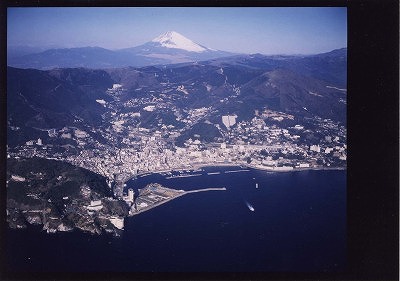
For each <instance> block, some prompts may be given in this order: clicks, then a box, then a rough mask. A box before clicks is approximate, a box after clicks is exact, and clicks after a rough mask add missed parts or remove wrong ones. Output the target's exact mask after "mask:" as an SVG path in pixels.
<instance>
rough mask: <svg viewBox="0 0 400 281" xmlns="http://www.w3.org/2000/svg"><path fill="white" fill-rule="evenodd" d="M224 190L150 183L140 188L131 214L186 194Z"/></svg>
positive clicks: (220, 188) (221, 189) (223, 188)
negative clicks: (174, 187)
mask: <svg viewBox="0 0 400 281" xmlns="http://www.w3.org/2000/svg"><path fill="white" fill-rule="evenodd" d="M224 190H226V188H225V187H208V188H203V189H195V190H188V191H185V190H182V189H181V190H176V189H171V188H167V187H163V186H161V185H160V184H150V185H148V186H146V187H145V188H143V189H139V196H138V197H137V198H136V200H135V202H133V204H132V206H131V209H130V211H129V215H130V216H134V215H138V214H140V213H143V212H146V211H148V210H151V209H153V208H155V207H158V206H160V205H162V204H165V203H167V202H169V201H171V200H173V199H176V198H178V197H181V196H183V195H186V194H190V193H199V192H206V191H224Z"/></svg>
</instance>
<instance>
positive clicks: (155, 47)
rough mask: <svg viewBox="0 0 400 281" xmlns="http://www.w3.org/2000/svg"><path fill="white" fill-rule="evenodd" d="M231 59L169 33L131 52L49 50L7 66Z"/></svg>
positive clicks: (98, 65) (15, 59)
mask: <svg viewBox="0 0 400 281" xmlns="http://www.w3.org/2000/svg"><path fill="white" fill-rule="evenodd" d="M11 51H12V50H8V52H11ZM232 55H236V54H234V53H229V52H225V51H220V50H214V49H211V48H207V47H205V46H203V45H200V44H198V43H195V42H193V41H192V40H190V39H188V38H186V37H185V36H183V35H182V34H180V33H178V32H176V31H168V32H166V33H164V34H161V35H160V36H158V37H156V38H154V39H153V40H151V41H149V42H147V43H144V44H143V45H139V46H136V47H132V48H125V49H120V50H114V51H112V50H107V49H104V48H100V47H83V48H69V49H50V50H46V51H44V52H40V53H34V54H27V55H24V56H19V57H9V59H8V65H9V66H13V67H18V68H36V69H52V68H66V67H85V68H114V67H126V66H134V67H142V66H149V65H163V64H173V63H184V62H195V61H199V60H209V59H215V58H220V57H227V56H232Z"/></svg>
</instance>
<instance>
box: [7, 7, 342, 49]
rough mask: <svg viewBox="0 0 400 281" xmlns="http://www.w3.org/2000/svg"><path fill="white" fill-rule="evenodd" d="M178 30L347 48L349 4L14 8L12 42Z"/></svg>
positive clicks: (126, 42)
mask: <svg viewBox="0 0 400 281" xmlns="http://www.w3.org/2000/svg"><path fill="white" fill-rule="evenodd" d="M169 30H173V31H176V32H178V33H180V34H182V35H184V36H185V37H187V38H189V39H191V40H193V41H194V42H196V43H198V44H201V45H203V46H206V47H209V48H213V49H218V50H223V51H229V52H235V53H261V54H316V53H323V52H329V51H331V50H334V49H339V48H344V47H347V9H346V8H343V7H333V8H332V7H326V8H325V7H324V8H317V7H307V8H270V7H265V8H259V7H258V8H198V7H196V8H42V7H40V8H8V10H7V46H8V48H11V47H13V46H30V47H42V48H74V47H87V46H98V47H102V48H107V49H122V48H129V47H135V46H138V45H141V44H143V43H146V42H148V41H150V40H152V39H154V38H155V37H157V36H159V35H160V34H163V33H165V32H166V31H169Z"/></svg>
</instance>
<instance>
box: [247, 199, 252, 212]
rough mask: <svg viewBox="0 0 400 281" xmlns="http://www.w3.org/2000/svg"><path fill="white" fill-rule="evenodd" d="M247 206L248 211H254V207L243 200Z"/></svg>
mask: <svg viewBox="0 0 400 281" xmlns="http://www.w3.org/2000/svg"><path fill="white" fill-rule="evenodd" d="M245 203H246V206H247V208H249V210H250V211H252V212H254V207H253V206H252V205H251V204H250V203H249V202H247V201H245Z"/></svg>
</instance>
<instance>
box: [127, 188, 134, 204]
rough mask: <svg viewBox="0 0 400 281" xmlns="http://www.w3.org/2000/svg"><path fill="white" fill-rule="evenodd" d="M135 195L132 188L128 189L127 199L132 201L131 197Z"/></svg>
mask: <svg viewBox="0 0 400 281" xmlns="http://www.w3.org/2000/svg"><path fill="white" fill-rule="evenodd" d="M134 197H135V191H133V189H132V188H129V189H128V200H129V201H131V202H133V198H134Z"/></svg>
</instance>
